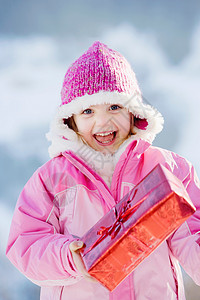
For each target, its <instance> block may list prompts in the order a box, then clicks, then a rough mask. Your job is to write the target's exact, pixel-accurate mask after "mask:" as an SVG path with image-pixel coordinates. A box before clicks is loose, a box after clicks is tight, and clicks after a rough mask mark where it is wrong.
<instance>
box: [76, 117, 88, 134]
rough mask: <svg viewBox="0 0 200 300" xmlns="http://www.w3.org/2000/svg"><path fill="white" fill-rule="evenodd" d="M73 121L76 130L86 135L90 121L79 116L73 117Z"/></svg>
mask: <svg viewBox="0 0 200 300" xmlns="http://www.w3.org/2000/svg"><path fill="white" fill-rule="evenodd" d="M74 121H75V123H76V126H77V129H78V132H79V133H80V134H81V135H87V134H88V133H89V132H90V127H91V126H90V122H89V120H88V119H87V120H86V119H84V118H81V117H80V116H77V117H75V118H74Z"/></svg>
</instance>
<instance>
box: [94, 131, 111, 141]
mask: <svg viewBox="0 0 200 300" xmlns="http://www.w3.org/2000/svg"><path fill="white" fill-rule="evenodd" d="M95 139H96V140H97V141H98V142H100V143H109V142H111V141H112V140H113V139H114V133H111V134H109V135H106V136H100V135H95Z"/></svg>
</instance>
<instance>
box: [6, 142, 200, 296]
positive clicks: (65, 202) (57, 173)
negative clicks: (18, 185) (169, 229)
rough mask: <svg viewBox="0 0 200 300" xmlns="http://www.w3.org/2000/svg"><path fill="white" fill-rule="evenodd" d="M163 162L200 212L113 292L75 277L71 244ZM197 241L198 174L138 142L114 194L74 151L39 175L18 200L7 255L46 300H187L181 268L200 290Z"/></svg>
mask: <svg viewBox="0 0 200 300" xmlns="http://www.w3.org/2000/svg"><path fill="white" fill-rule="evenodd" d="M158 163H161V164H163V165H164V166H165V167H167V168H168V169H169V170H170V171H172V172H173V173H174V174H175V175H176V176H177V177H178V178H179V179H180V180H181V181H182V182H183V184H184V185H185V187H186V188H187V191H188V193H189V195H190V197H191V199H192V201H193V203H194V205H195V206H196V208H197V211H196V213H195V214H194V215H193V216H192V217H190V218H189V219H188V221H187V222H185V223H184V224H183V225H182V226H181V227H180V228H179V229H178V230H177V231H176V232H175V233H174V234H173V235H172V236H171V237H170V238H168V240H167V241H166V242H163V243H162V244H161V246H160V247H159V248H158V249H157V250H156V251H154V252H153V253H152V254H151V255H150V256H149V257H148V258H147V259H146V260H145V261H144V262H142V263H141V264H140V265H139V266H138V267H137V268H136V269H135V271H134V272H133V273H132V274H131V275H130V276H128V277H127V278H126V279H125V280H124V281H123V282H122V283H121V284H120V285H119V286H118V287H117V288H116V289H115V290H114V291H113V292H112V293H110V292H109V291H108V290H107V289H106V288H104V287H103V286H102V285H101V284H99V283H93V282H89V281H86V280H85V279H83V278H82V277H81V275H80V274H78V272H77V270H76V268H75V266H74V264H73V261H72V257H71V255H70V251H69V243H70V242H71V241H72V240H74V239H76V238H77V237H81V236H82V235H83V234H84V233H85V232H86V231H87V230H88V229H89V228H91V227H92V226H93V225H94V224H95V223H96V222H97V221H98V220H99V219H100V218H101V217H102V216H103V215H104V214H105V213H106V212H108V211H109V210H110V209H111V207H112V206H113V205H115V203H116V202H118V201H119V200H120V199H121V198H122V197H123V196H124V195H125V194H126V193H127V192H128V191H129V190H130V189H131V188H132V187H134V186H135V185H136V184H137V183H138V182H139V181H140V180H141V179H142V178H143V177H144V176H145V175H146V174H147V173H148V172H149V171H151V170H152V168H153V167H154V166H155V165H156V164H158ZM199 241H200V185H199V182H198V179H197V177H196V175H195V172H194V169H193V167H192V166H191V164H190V163H188V162H187V161H186V160H185V159H184V158H182V157H180V156H178V155H177V154H174V153H172V152H169V151H167V150H163V149H159V148H156V147H153V146H151V145H150V144H149V143H147V142H144V141H142V140H139V141H133V142H132V143H131V144H129V145H128V146H127V148H126V150H125V151H124V153H123V154H122V155H121V157H120V159H119V161H118V163H117V165H116V167H115V171H114V174H113V178H112V184H111V188H110V189H109V188H108V186H107V185H106V184H105V182H104V181H103V180H102V179H101V178H100V176H99V175H97V174H96V173H95V172H94V171H93V170H92V169H91V168H90V167H88V166H87V165H86V163H85V162H84V161H83V160H82V159H80V158H78V157H77V156H76V155H75V154H74V153H73V152H70V151H67V152H64V153H63V154H62V155H60V156H58V157H56V158H54V159H52V160H50V161H49V162H47V163H46V164H45V165H43V166H42V167H41V168H39V169H38V170H37V171H36V172H35V173H34V175H33V176H32V178H31V179H30V180H29V181H28V183H27V184H26V186H25V187H24V189H23V191H22V193H21V195H20V198H19V200H18V203H17V206H16V209H15V212H14V217H13V221H12V225H11V231H10V236H9V241H8V246H7V256H8V258H9V259H10V260H11V262H12V263H13V264H14V265H15V266H16V267H17V268H18V269H19V270H20V271H21V272H22V273H23V274H25V276H27V277H28V278H29V279H30V280H31V281H33V282H34V283H36V284H38V285H40V286H41V287H42V288H41V299H42V300H58V299H61V300H65V299H66V300H67V299H70V300H90V299H91V300H93V299H94V300H102V299H105V300H106V299H107V300H108V299H109V300H122V299H123V300H133V299H134V300H135V299H136V300H147V299H148V300H160V299H162V300H175V299H179V300H183V299H185V296H184V288H183V283H182V276H181V271H180V267H179V264H178V261H179V262H180V264H181V265H182V267H183V268H184V269H185V271H186V272H187V273H188V274H189V275H190V276H191V277H192V278H193V280H194V281H195V282H196V283H197V284H200V246H199V244H200V242H199Z"/></svg>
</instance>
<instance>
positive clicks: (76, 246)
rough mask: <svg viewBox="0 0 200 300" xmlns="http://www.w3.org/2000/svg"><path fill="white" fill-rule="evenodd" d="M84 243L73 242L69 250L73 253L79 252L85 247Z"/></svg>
mask: <svg viewBox="0 0 200 300" xmlns="http://www.w3.org/2000/svg"><path fill="white" fill-rule="evenodd" d="M83 245H84V244H83V242H82V241H73V242H71V243H70V244H69V249H70V250H71V251H77V250H78V249H80V248H82V247H83Z"/></svg>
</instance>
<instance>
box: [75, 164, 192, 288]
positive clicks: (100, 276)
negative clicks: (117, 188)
mask: <svg viewBox="0 0 200 300" xmlns="http://www.w3.org/2000/svg"><path fill="white" fill-rule="evenodd" d="M194 212H195V207H194V206H193V204H192V202H191V200H190V198H189V196H188V194H187V192H186V190H185V188H184V186H183V184H182V182H181V181H180V180H179V179H178V178H177V177H175V176H174V175H173V174H172V173H171V172H170V171H169V170H167V169H166V168H165V167H163V166H161V165H160V164H159V165H157V166H156V167H155V168H154V169H153V170H152V171H151V172H150V173H149V174H148V175H147V176H146V177H145V178H144V179H143V180H142V181H140V183H139V184H138V185H137V186H135V187H134V188H133V189H132V190H131V191H130V192H129V193H128V194H127V195H126V196H125V197H123V199H122V200H121V201H120V202H119V203H117V204H116V206H114V207H113V208H112V209H111V210H110V211H109V212H108V213H107V214H106V215H105V216H104V217H103V218H101V219H100V220H99V221H98V222H97V223H96V224H95V225H94V226H93V227H92V228H91V229H90V230H89V231H88V232H87V233H86V234H85V235H84V236H83V237H82V238H81V240H82V241H83V242H84V248H83V249H82V251H81V255H82V258H83V261H84V264H85V266H86V269H87V270H88V272H89V274H90V275H91V276H93V277H95V278H96V279H97V280H98V281H99V282H101V283H102V284H103V285H104V286H105V287H107V288H108V289H109V290H110V291H112V290H113V289H114V288H115V287H116V286H117V285H118V284H119V283H120V282H121V281H122V280H123V279H124V278H125V277H127V276H128V275H129V274H130V273H131V272H132V271H133V270H134V269H135V268H136V267H137V266H138V265H139V264H140V263H141V262H142V261H143V260H144V259H145V258H146V257H147V256H149V255H150V254H151V253H152V252H153V251H154V250H155V249H156V248H157V247H158V246H159V245H160V244H161V243H162V242H163V241H164V240H165V239H166V238H168V237H169V236H170V235H171V234H172V233H173V232H174V231H175V230H176V229H177V228H178V227H179V226H180V225H181V224H182V223H183V222H184V221H185V220H186V219H187V218H188V217H189V216H191V215H192V214H193V213H194Z"/></svg>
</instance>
